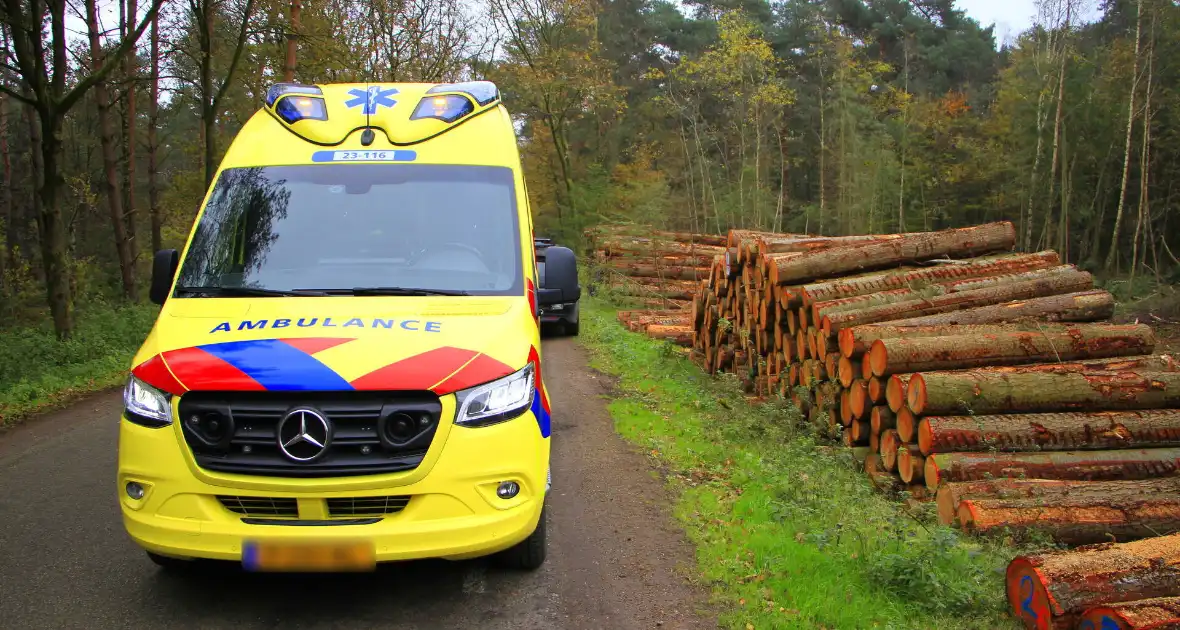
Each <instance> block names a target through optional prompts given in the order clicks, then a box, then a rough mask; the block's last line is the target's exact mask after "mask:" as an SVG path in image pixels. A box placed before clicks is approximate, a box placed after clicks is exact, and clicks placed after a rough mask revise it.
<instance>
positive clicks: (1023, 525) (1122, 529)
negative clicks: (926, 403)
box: [903, 477, 1180, 545]
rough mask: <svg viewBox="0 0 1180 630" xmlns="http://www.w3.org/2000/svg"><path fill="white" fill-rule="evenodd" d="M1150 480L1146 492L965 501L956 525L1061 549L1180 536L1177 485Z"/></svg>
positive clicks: (1101, 491)
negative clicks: (1045, 539) (1041, 540)
mask: <svg viewBox="0 0 1180 630" xmlns="http://www.w3.org/2000/svg"><path fill="white" fill-rule="evenodd" d="M903 480H904V477H903ZM1152 481H1153V482H1154V484H1153V486H1154V487H1152V488H1151V489H1150V490H1149V491H1147V492H1146V493H1144V492H1143V491H1139V492H1131V493H1126V494H1122V493H1116V492H1114V491H1112V490H1110V489H1108V488H1101V487H1098V488H1094V489H1092V490H1078V491H1077V492H1075V493H1071V494H1069V495H1065V496H1059V497H1053V498H1051V499H1049V498H1046V497H1033V498H1025V499H966V500H964V501H962V502H961V503H959V526H960V527H961V528H963V530H964V531H968V532H973V533H983V534H986V533H993V532H997V531H1002V532H1005V533H1007V532H1009V531H1010V530H1017V531H1020V530H1036V531H1037V532H1038V533H1041V534H1047V535H1049V536H1052V537H1053V539H1054V540H1056V541H1057V542H1060V543H1064V544H1067V545H1089V544H1094V543H1101V542H1110V541H1112V540H1119V541H1123V542H1126V541H1128V540H1137V539H1140V538H1150V537H1152V536H1158V535H1159V532H1174V531H1180V483H1176V482H1173V483H1165V482H1168V481H1174V480H1167V479H1153V480H1152ZM1092 483H1093V484H1094V485H1095V486H1104V485H1106V484H1103V483H1101V482H1092ZM1108 483H1114V482H1108Z"/></svg>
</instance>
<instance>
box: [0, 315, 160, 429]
mask: <svg viewBox="0 0 1180 630" xmlns="http://www.w3.org/2000/svg"><path fill="white" fill-rule="evenodd" d="M158 312H159V308H158V307H156V306H153V305H131V306H111V305H109V304H106V303H103V302H98V301H95V302H91V303H90V304H87V305H85V306H83V307H81V308H79V310H78V312H77V322H76V328H75V331H74V336H73V338H72V339H70V340H69V341H65V342H59V341H58V340H57V339H56V338H55V337H54V335H53V329H52V327H51V326H50V324H49V322H44V323H42V324H41V325H38V326H25V327H14V328H6V329H4V330H0V338H3V342H0V427H3V426H7V425H11V424H14V423H16V422H19V421H20V420H22V419H24V418H26V417H28V416H29V415H31V414H33V413H37V412H41V411H46V410H48V409H52V408H56V407H59V406H61V405H63V404H65V403H68V402H70V401H72V400H76V399H77V398H78V397H80V396H83V395H85V394H89V393H92V392H95V391H99V390H102V389H106V388H109V387H113V386H116V385H119V384H121V383H122V382H123V380H124V379H125V378H126V374H127V370H128V368H129V367H130V363H131V357H132V356H133V355H134V354H135V351H136V350H137V349H138V348H139V346H140V344H142V343H143V340H144V338H145V337H146V336H147V334H148V331H149V330H150V329H151V327H152V322H153V320H154V319H155V317H156V313H158Z"/></svg>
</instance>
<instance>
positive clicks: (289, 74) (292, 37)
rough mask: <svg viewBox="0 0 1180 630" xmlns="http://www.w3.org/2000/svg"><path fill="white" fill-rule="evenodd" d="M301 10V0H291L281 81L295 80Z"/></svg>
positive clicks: (289, 81)
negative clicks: (289, 22) (285, 54)
mask: <svg viewBox="0 0 1180 630" xmlns="http://www.w3.org/2000/svg"><path fill="white" fill-rule="evenodd" d="M302 12H303V2H302V0H291V14H290V16H291V25H290V28H289V29H288V30H287V56H286V59H285V63H284V64H283V81H285V82H287V83H291V82H293V81H295V68H296V53H297V52H298V48H299V31H300V25H299V16H300V14H301V13H302Z"/></svg>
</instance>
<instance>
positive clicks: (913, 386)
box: [905, 374, 926, 415]
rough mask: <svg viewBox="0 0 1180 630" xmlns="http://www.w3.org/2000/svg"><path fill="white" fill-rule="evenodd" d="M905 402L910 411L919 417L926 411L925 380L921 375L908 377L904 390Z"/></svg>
mask: <svg viewBox="0 0 1180 630" xmlns="http://www.w3.org/2000/svg"><path fill="white" fill-rule="evenodd" d="M905 390H906V391H905V402H906V405H908V406H909V408H910V411H912V412H914V413H915V414H918V415H921V414H922V412H923V411H924V410H925V409H926V379H925V378H923V377H922V375H921V374H914V375H913V376H911V377H910V380H909V382H908V383H906V388H905Z"/></svg>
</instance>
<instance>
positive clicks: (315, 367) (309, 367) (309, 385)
mask: <svg viewBox="0 0 1180 630" xmlns="http://www.w3.org/2000/svg"><path fill="white" fill-rule="evenodd" d="M200 348H201V349H202V350H204V351H205V352H208V353H209V354H212V355H213V356H215V357H217V358H219V359H221V360H222V361H225V362H226V363H229V364H230V365H232V366H234V367H236V368H238V369H239V370H241V371H243V372H245V373H246V374H247V375H249V376H250V378H253V379H254V380H256V381H258V383H259V384H260V385H262V386H263V387H264V388H266V389H268V390H271V391H338V390H350V389H353V387H352V385H350V384H349V382H348V381H346V380H344V377H342V376H340V375H339V374H337V373H336V372H335V371H334V370H332V369H331V368H329V367H328V366H326V365H324V364H323V363H320V362H319V360H318V359H316V358H315V357H313V356H311V355H310V354H307V353H306V352H304V351H302V350H299V349H298V348H294V347H292V346H290V345H288V344H285V343H283V342H282V341H279V340H277V339H259V340H256V341H228V342H225V343H213V344H209V345H206V346H200Z"/></svg>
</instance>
